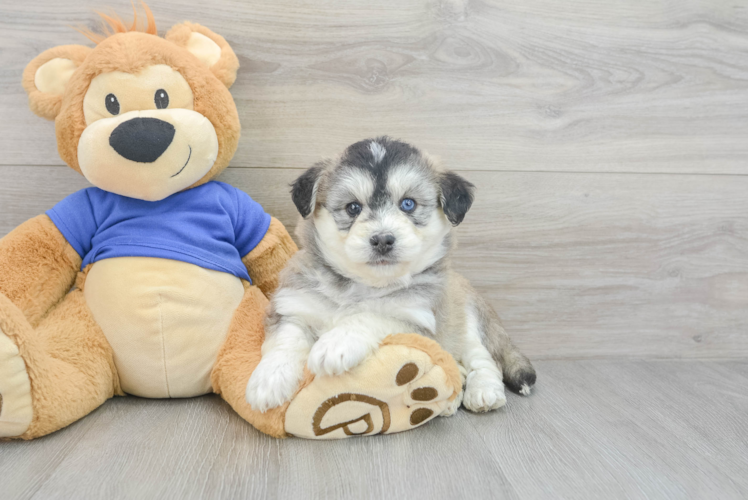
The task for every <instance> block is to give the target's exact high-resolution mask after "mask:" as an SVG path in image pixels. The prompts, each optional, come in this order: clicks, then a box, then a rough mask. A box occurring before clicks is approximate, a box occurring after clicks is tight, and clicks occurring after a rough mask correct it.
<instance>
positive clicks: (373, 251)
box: [246, 137, 536, 414]
mask: <svg viewBox="0 0 748 500" xmlns="http://www.w3.org/2000/svg"><path fill="white" fill-rule="evenodd" d="M474 190H475V187H474V186H473V185H472V184H471V183H469V182H468V181H466V180H465V179H463V178H462V177H460V176H459V175H457V174H455V173H453V172H449V171H444V170H442V169H441V168H440V167H439V165H438V164H437V163H436V162H435V161H434V160H433V159H432V158H430V157H429V156H428V155H426V154H425V153H423V152H421V151H419V150H418V149H416V148H415V147H413V146H411V145H409V144H406V143H403V142H399V141H395V140H392V139H390V138H388V137H379V138H376V139H368V140H364V141H361V142H357V143H356V144H353V145H351V146H350V147H348V148H347V149H346V150H345V152H344V153H343V154H342V155H341V156H340V157H338V158H336V159H331V160H325V161H322V162H320V163H317V164H316V165H314V166H313V167H311V168H310V169H309V170H307V171H306V172H305V173H304V174H303V175H301V176H300V177H299V178H298V179H297V180H296V181H295V182H294V183H293V185H292V197H293V201H294V203H295V205H296V207H297V208H298V210H299V212H300V213H301V215H302V217H303V220H302V221H301V222H300V224H299V226H298V228H297V236H298V238H299V240H300V242H301V246H302V250H300V251H299V252H298V253H297V254H296V255H295V256H294V257H293V258H292V259H291V261H290V262H289V264H288V266H287V267H286V269H285V270H284V271H283V272H282V273H281V277H280V286H279V287H278V290H277V291H276V293H275V294H274V295H273V297H272V299H271V305H270V308H269V311H268V316H267V320H266V338H265V343H264V344H263V347H262V354H263V357H262V360H261V362H260V364H259V365H258V366H257V368H256V369H255V371H254V372H253V374H252V376H251V378H250V380H249V383H248V384H247V395H246V396H247V401H248V402H249V403H250V404H251V405H252V407H253V408H255V409H257V410H260V411H266V410H268V409H269V408H273V407H276V406H280V405H282V404H283V403H285V402H286V401H288V400H290V399H291V397H292V396H293V394H294V393H295V392H296V390H297V388H298V385H299V382H300V381H301V378H302V374H303V369H304V366H305V365H308V367H309V369H310V370H311V371H312V372H313V373H315V374H316V375H337V374H340V373H344V372H346V371H348V370H350V369H352V368H353V367H355V366H357V365H358V364H359V363H360V362H361V361H363V360H364V359H365V358H366V357H367V356H368V355H369V354H371V353H372V352H373V351H374V350H375V349H376V348H377V347H378V345H379V344H380V342H381V341H382V340H383V339H384V338H385V337H386V336H387V335H390V334H395V333H408V332H416V333H420V334H422V335H425V336H427V337H430V338H433V339H435V340H436V341H437V342H439V344H440V345H441V346H442V347H443V348H444V349H446V350H447V351H449V352H450V353H451V354H452V355H453V356H454V358H455V360H456V361H457V362H458V363H459V364H460V366H461V368H462V369H463V370H462V371H463V376H464V377H465V379H464V382H465V389H464V391H463V400H462V404H463V405H464V406H465V407H466V408H467V409H469V410H472V411H489V410H493V409H496V408H499V407H501V406H503V405H504V404H505V402H506V398H505V395H504V383H506V385H507V386H508V387H509V388H510V389H512V390H515V391H517V392H519V393H520V394H523V395H528V394H529V393H530V388H531V387H532V386H533V384H534V383H535V378H536V376H535V370H534V369H533V367H532V365H531V364H530V361H529V360H528V359H527V358H526V357H525V356H524V355H523V354H522V353H520V352H519V350H517V348H516V347H515V346H514V345H512V343H511V341H510V339H509V336H508V335H507V334H506V332H505V331H504V328H503V327H502V326H501V322H500V321H499V317H498V316H497V314H496V313H495V312H494V310H493V309H492V308H491V307H490V306H489V305H488V304H487V303H486V301H485V300H484V299H483V298H481V297H480V296H479V295H478V294H477V293H476V291H475V290H474V289H473V288H472V287H471V286H470V284H469V283H468V282H467V280H465V278H463V277H462V276H460V275H459V274H457V273H456V272H454V271H453V270H452V267H451V262H450V259H451V254H452V251H453V249H454V245H455V237H454V233H453V228H454V227H455V226H457V225H459V224H460V223H461V222H462V220H463V218H464V217H465V214H466V213H467V212H468V210H469V209H470V206H471V204H472V202H473V192H474ZM408 200H409V201H408ZM459 404H460V402H459V399H458V400H457V401H456V403H455V404H453V405H452V406H451V407H450V408H448V412H445V413H448V414H452V413H454V412H455V411H456V409H457V407H459Z"/></svg>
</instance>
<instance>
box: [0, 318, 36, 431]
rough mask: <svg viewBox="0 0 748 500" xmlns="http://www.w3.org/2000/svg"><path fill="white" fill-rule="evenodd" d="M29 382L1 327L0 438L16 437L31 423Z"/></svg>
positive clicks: (23, 365)
mask: <svg viewBox="0 0 748 500" xmlns="http://www.w3.org/2000/svg"><path fill="white" fill-rule="evenodd" d="M32 415H33V410H32V407H31V383H30V382H29V376H28V373H27V372H26V363H25V362H24V361H23V359H22V358H21V354H20V353H19V352H18V347H17V346H16V345H15V344H14V343H13V341H12V340H11V339H10V338H9V337H8V336H7V335H6V334H5V333H4V332H3V330H2V327H0V438H8V437H17V436H20V435H21V434H23V433H24V432H26V429H28V427H29V425H30V424H31V417H32Z"/></svg>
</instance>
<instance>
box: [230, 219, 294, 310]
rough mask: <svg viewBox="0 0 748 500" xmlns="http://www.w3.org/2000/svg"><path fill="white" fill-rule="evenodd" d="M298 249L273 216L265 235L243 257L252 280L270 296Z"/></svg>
mask: <svg viewBox="0 0 748 500" xmlns="http://www.w3.org/2000/svg"><path fill="white" fill-rule="evenodd" d="M297 251H298V247H297V246H296V243H294V241H293V239H292V238H291V235H290V234H288V231H286V228H285V226H283V223H281V221H279V220H278V219H276V218H275V217H273V218H272V219H271V221H270V227H269V228H268V231H267V233H265V237H264V238H263V239H262V241H260V243H259V244H258V245H257V246H256V247H255V248H254V249H253V250H252V251H251V252H249V253H248V254H247V255H246V256H245V257H244V258H243V259H242V262H244V265H245V266H247V271H249V276H250V277H251V278H252V282H253V283H254V284H255V285H257V286H258V287H259V288H260V290H262V293H263V294H265V296H267V297H269V296H270V294H272V293H273V292H274V291H275V289H276V288H277V287H278V274H279V273H280V272H281V270H282V269H283V267H285V265H286V262H288V259H290V258H291V256H292V255H293V254H295V253H296V252H297Z"/></svg>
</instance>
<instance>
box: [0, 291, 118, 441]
mask: <svg viewBox="0 0 748 500" xmlns="http://www.w3.org/2000/svg"><path fill="white" fill-rule="evenodd" d="M114 394H121V390H120V389H119V383H118V379H117V375H116V369H115V367H114V360H113V355H112V349H111V347H110V346H109V343H108V342H107V340H106V338H105V337H104V334H103V333H102V331H101V329H100V328H99V327H98V325H97V324H96V323H95V321H94V319H93V317H92V315H91V312H90V311H89V309H88V306H87V305H86V302H85V300H84V298H83V292H81V291H80V290H74V291H73V292H70V293H69V294H67V295H66V296H65V298H64V299H63V300H62V301H61V302H60V303H59V304H58V305H57V306H55V307H54V308H52V309H51V310H50V311H49V313H48V314H47V315H46V316H45V317H44V318H43V319H42V320H41V322H40V323H39V325H38V326H37V327H36V328H32V327H31V325H30V323H29V322H28V320H27V319H26V318H25V317H24V314H23V313H22V312H21V311H20V310H19V309H18V308H17V307H16V306H15V305H14V304H13V303H12V302H11V301H10V300H8V299H7V298H6V297H4V296H2V295H0V437H3V438H8V437H13V438H21V439H33V438H36V437H40V436H44V435H46V434H49V433H51V432H54V431H56V430H58V429H60V428H62V427H65V426H66V425H69V424H71V423H73V422H75V421H76V420H78V419H80V418H81V417H83V416H85V415H87V414H88V413H90V412H91V411H93V410H94V409H96V408H97V407H98V406H99V405H101V404H102V403H103V402H104V401H106V400H107V399H109V398H110V397H112V396H113V395H114Z"/></svg>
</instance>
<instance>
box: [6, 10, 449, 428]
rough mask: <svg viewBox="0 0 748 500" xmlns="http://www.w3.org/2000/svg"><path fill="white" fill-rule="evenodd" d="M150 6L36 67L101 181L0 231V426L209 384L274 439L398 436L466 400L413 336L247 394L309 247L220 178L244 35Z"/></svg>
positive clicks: (72, 154)
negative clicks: (287, 396) (161, 21)
mask: <svg viewBox="0 0 748 500" xmlns="http://www.w3.org/2000/svg"><path fill="white" fill-rule="evenodd" d="M146 14H147V20H148V22H147V26H140V25H139V23H138V22H137V15H136V20H135V22H134V23H133V25H132V26H130V27H127V26H125V25H124V24H123V23H122V21H121V20H119V19H117V18H112V17H109V16H103V17H104V18H105V20H106V21H107V22H108V23H109V26H110V27H111V29H107V30H106V32H105V34H104V35H97V34H94V33H90V32H89V33H87V35H88V36H89V38H91V39H92V40H93V41H94V42H96V43H97V45H96V46H95V47H94V48H90V47H86V46H82V45H62V46H59V47H54V48H52V49H49V50H47V51H45V52H43V53H42V54H41V55H39V56H38V57H36V58H35V59H34V60H33V61H31V63H29V65H28V66H27V68H26V70H25V71H24V75H23V85H24V88H25V89H26V91H27V92H28V95H29V104H30V107H31V109H32V110H33V111H34V112H35V113H36V114H38V115H39V116H41V117H44V118H47V119H54V120H55V128H56V134H57V146H58V149H59V153H60V156H61V157H62V159H63V160H64V161H65V162H66V163H67V164H68V165H69V166H70V167H71V168H72V169H73V170H75V171H76V172H78V173H81V174H82V175H84V176H85V177H86V179H88V181H90V183H91V184H92V185H93V187H90V188H87V189H84V190H82V191H79V192H77V193H74V194H72V195H70V196H68V197H67V198H65V199H63V200H62V201H61V202H60V203H59V204H57V205H56V206H54V207H53V208H52V209H50V210H49V211H47V212H46V214H43V215H39V216H37V217H35V218H33V219H31V220H29V221H27V222H25V223H23V224H22V225H20V226H19V227H17V228H16V229H14V230H13V231H11V232H10V233H9V234H8V235H6V236H5V237H3V238H2V239H1V240H0V437H2V438H21V439H32V438H36V437H40V436H44V435H46V434H49V433H51V432H54V431H56V430H58V429H60V428H62V427H65V426H66V425H69V424H71V423H73V422H75V421H76V420H78V419H80V418H82V417H84V416H85V415H87V414H88V413H90V412H91V411H93V410H94V409H96V408H97V407H98V406H100V405H101V404H102V403H104V402H105V401H106V400H107V399H109V398H111V397H113V396H115V395H119V396H123V395H125V394H133V395H137V396H141V397H146V398H182V397H192V396H198V395H202V394H207V393H211V392H214V393H217V394H220V395H221V396H222V397H223V398H224V399H225V400H226V401H227V402H228V403H229V404H230V405H231V406H232V407H233V408H234V409H235V410H236V411H237V412H238V413H239V414H240V415H241V416H242V417H243V418H245V419H246V420H247V421H249V422H250V423H251V424H253V425H254V426H255V427H257V428H258V429H259V430H261V431H262V432H265V433H267V434H270V435H272V436H277V437H284V436H287V435H296V436H301V437H308V438H339V437H347V436H351V435H358V434H375V433H388V432H396V431H401V430H406V429H410V428H412V427H415V426H417V425H420V424H422V423H425V422H426V421H428V420H429V419H431V418H433V417H435V416H437V415H439V414H440V413H442V412H444V411H445V409H448V406H452V407H453V406H454V405H455V402H456V401H457V399H456V398H457V396H458V393H459V392H460V390H461V380H460V373H459V371H458V369H457V365H456V364H455V362H454V360H453V359H452V358H451V356H450V355H449V354H448V353H446V352H445V351H443V350H442V349H440V348H439V346H438V345H437V344H436V343H434V342H433V341H430V340H428V339H426V338H424V337H421V336H418V335H413V334H405V335H396V336H392V337H389V338H387V339H386V340H385V342H384V343H383V344H382V347H381V348H380V350H379V351H378V352H377V353H376V354H375V355H374V356H373V357H371V358H370V359H369V360H367V361H366V362H365V363H363V364H362V365H360V366H359V367H358V368H356V369H355V370H353V371H352V372H350V373H347V374H344V375H342V376H339V377H321V378H317V379H315V378H314V377H313V376H312V375H311V374H310V373H308V372H307V373H306V374H305V375H306V376H305V379H304V381H303V383H302V385H301V388H300V390H299V392H298V393H297V395H296V396H295V398H294V399H293V400H292V401H291V402H290V403H287V404H286V405H284V406H282V407H279V408H276V409H274V410H272V411H269V412H266V413H260V412H257V411H254V410H253V409H252V408H251V407H250V405H249V404H248V403H247V402H246V401H245V388H246V386H247V381H248V380H249V377H250V375H251V373H252V371H253V370H254V368H255V367H256V366H257V364H258V363H259V360H260V357H261V352H260V351H261V346H262V342H263V338H264V331H263V317H264V311H265V308H266V306H267V303H268V301H267V296H269V294H271V293H272V292H273V290H274V289H275V287H276V286H277V282H278V273H279V272H280V270H281V269H282V268H283V266H284V264H285V263H286V261H287V260H288V259H289V257H290V256H291V255H293V253H294V252H295V251H296V250H297V247H296V245H295V244H294V242H293V240H292V239H291V237H290V236H289V234H288V233H287V232H286V229H285V228H284V226H283V224H281V223H280V222H279V221H278V220H276V219H275V218H273V217H271V216H270V215H268V214H267V213H265V211H264V210H263V209H262V207H261V206H260V205H259V204H257V203H256V202H254V201H253V200H252V199H251V198H250V197H249V196H248V195H246V194H245V193H243V192H241V191H239V190H238V189H235V188H233V187H231V186H229V185H227V184H223V183H221V182H217V181H215V180H214V179H215V178H216V176H218V174H219V173H220V172H221V171H222V170H223V169H224V168H226V166H227V165H228V163H229V161H230V160H231V158H232V156H233V154H234V152H235V150H236V147H237V143H238V139H239V134H240V124H239V118H238V114H237V110H236V107H235V104H234V101H233V99H232V97H231V94H230V93H229V90H228V88H229V87H230V86H231V85H232V83H233V82H234V80H235V78H236V72H237V69H238V67H239V62H238V59H237V57H236V55H235V54H234V52H233V51H232V49H231V47H229V45H228V44H227V43H226V40H224V39H223V38H222V37H221V36H219V35H217V34H216V33H214V32H212V31H211V30H209V29H207V28H205V27H203V26H200V25H198V24H192V23H183V24H178V25H176V26H174V27H172V28H171V30H169V32H168V33H167V34H166V35H165V36H164V37H163V38H161V37H159V36H157V34H156V26H155V22H154V20H153V16H152V14H151V12H150V10H148V8H147V7H146ZM111 30H113V32H112V31H111ZM424 389H428V390H424ZM452 410H453V409H452Z"/></svg>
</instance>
